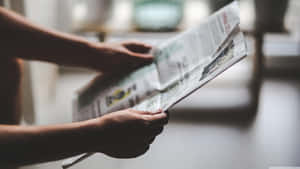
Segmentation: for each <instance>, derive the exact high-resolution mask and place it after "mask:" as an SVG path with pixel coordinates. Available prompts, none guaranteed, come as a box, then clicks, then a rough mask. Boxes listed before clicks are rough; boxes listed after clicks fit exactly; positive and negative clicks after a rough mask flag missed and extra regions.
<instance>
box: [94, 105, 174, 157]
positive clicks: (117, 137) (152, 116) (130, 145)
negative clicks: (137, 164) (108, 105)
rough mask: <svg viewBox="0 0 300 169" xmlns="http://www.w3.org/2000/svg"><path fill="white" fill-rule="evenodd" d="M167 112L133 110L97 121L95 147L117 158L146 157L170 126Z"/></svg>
mask: <svg viewBox="0 0 300 169" xmlns="http://www.w3.org/2000/svg"><path fill="white" fill-rule="evenodd" d="M167 122H168V116H167V114H166V113H165V112H162V111H158V112H155V113H153V112H142V111H136V110H132V109H127V110H123V111H118V112H114V113H110V114H107V115H104V116H103V117H100V118H98V119H94V123H95V124H96V127H95V129H96V130H98V131H99V137H98V138H97V139H96V140H95V141H96V142H94V144H97V145H99V151H100V152H102V153H104V154H107V155H109V156H112V157H115V158H133V157H137V156H139V155H142V154H144V153H145V152H146V151H147V150H148V149H149V146H150V144H151V143H152V142H153V141H154V139H155V137H156V136H157V135H158V134H160V133H161V132H162V130H163V126H164V125H165V124H167Z"/></svg>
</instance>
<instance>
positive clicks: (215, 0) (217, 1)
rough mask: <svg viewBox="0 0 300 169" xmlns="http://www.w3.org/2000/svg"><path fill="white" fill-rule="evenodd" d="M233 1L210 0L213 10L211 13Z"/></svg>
mask: <svg viewBox="0 0 300 169" xmlns="http://www.w3.org/2000/svg"><path fill="white" fill-rule="evenodd" d="M231 2H233V0H210V1H209V7H210V10H211V13H213V12H215V11H217V10H219V9H220V8H223V7H224V6H225V5H227V4H229V3H231Z"/></svg>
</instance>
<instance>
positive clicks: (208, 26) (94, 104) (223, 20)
mask: <svg viewBox="0 0 300 169" xmlns="http://www.w3.org/2000/svg"><path fill="white" fill-rule="evenodd" d="M239 24H240V17H239V6H238V3H237V2H233V3H231V4H229V5H228V6H226V7H224V8H222V9H221V10H220V11H218V12H216V13H215V14H214V15H212V16H210V17H209V18H208V19H207V20H206V21H205V22H203V23H201V24H200V25H198V26H196V27H194V28H191V29H189V30H187V31H185V32H183V33H181V34H179V35H177V36H175V37H174V38H171V39H169V40H167V41H165V42H163V43H161V44H160V45H158V46H156V47H154V48H153V50H152V51H151V52H152V54H153V55H154V56H155V60H154V62H153V63H152V64H150V65H146V66H144V67H142V68H139V69H137V70H135V71H134V72H132V73H130V74H129V75H127V76H123V77H114V78H112V77H100V78H96V79H95V80H94V81H92V82H91V83H90V84H88V85H87V86H86V87H85V88H83V89H82V90H80V91H79V92H78V94H77V97H76V98H75V99H74V104H73V105H74V111H73V119H74V121H82V120H88V119H91V118H96V117H99V116H102V115H104V114H106V113H110V112H114V111H117V110H121V109H126V108H132V109H136V110H144V111H156V110H158V109H162V110H164V111H166V110H168V109H169V108H171V107H172V106H173V105H175V104H176V103H178V102H179V101H181V100H182V99H183V98H185V97H187V96H188V95H189V94H191V93H193V92H194V91H195V90H197V89H198V88H200V87H202V86H203V85H204V84H206V83H207V82H208V81H210V80H212V79H213V78H215V77H216V76H217V75H218V74H220V73H222V72H223V71H225V70H226V69H227V68H229V67H231V66H232V65H233V64H234V63H236V62H238V61H239V60H241V59H242V58H243V57H245V56H246V55H247V49H246V43H245V39H244V36H243V34H242V33H241V31H240V29H239ZM89 155H91V154H83V155H79V156H76V157H74V158H70V159H68V160H66V161H65V162H64V163H63V167H64V168H67V167H69V166H71V165H73V164H75V163H77V162H78V161H80V160H82V159H84V158H85V157H87V156H89Z"/></svg>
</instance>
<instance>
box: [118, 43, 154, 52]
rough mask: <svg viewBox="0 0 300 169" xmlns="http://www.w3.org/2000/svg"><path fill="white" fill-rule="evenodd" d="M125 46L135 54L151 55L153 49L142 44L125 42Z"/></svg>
mask: <svg viewBox="0 0 300 169" xmlns="http://www.w3.org/2000/svg"><path fill="white" fill-rule="evenodd" d="M123 46H124V47H125V48H127V49H128V50H129V51H132V52H135V53H149V52H150V50H151V49H152V47H151V46H150V45H147V44H144V43H141V42H125V43H123Z"/></svg>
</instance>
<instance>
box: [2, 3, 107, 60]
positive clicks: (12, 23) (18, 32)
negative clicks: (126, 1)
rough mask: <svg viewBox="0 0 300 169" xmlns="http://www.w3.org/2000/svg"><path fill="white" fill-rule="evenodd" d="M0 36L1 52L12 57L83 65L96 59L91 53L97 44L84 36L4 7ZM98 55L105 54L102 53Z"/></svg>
mask: <svg viewBox="0 0 300 169" xmlns="http://www.w3.org/2000/svg"><path fill="white" fill-rule="evenodd" d="M0 37H1V38H0V46H1V52H2V53H4V54H3V55H5V56H9V57H20V58H23V59H32V60H41V61H49V62H54V63H57V64H62V65H73V66H84V65H85V63H84V62H85V61H87V60H93V58H89V57H94V53H95V49H94V48H95V47H94V46H93V45H95V44H92V43H89V42H88V41H86V40H85V39H83V38H79V37H76V36H72V35H68V34H64V33H59V32H56V31H52V30H49V29H45V28H42V27H39V26H36V25H34V24H32V23H30V22H29V21H27V20H26V19H24V18H23V17H21V16H19V15H17V14H15V13H13V12H10V11H8V10H5V9H3V8H1V7H0ZM98 45H99V46H97V47H99V48H101V45H100V44H98ZM97 52H98V51H97ZM98 57H99V58H100V57H105V56H104V54H103V55H102V56H101V53H99V55H98ZM99 58H98V60H99ZM98 64H101V63H98Z"/></svg>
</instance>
